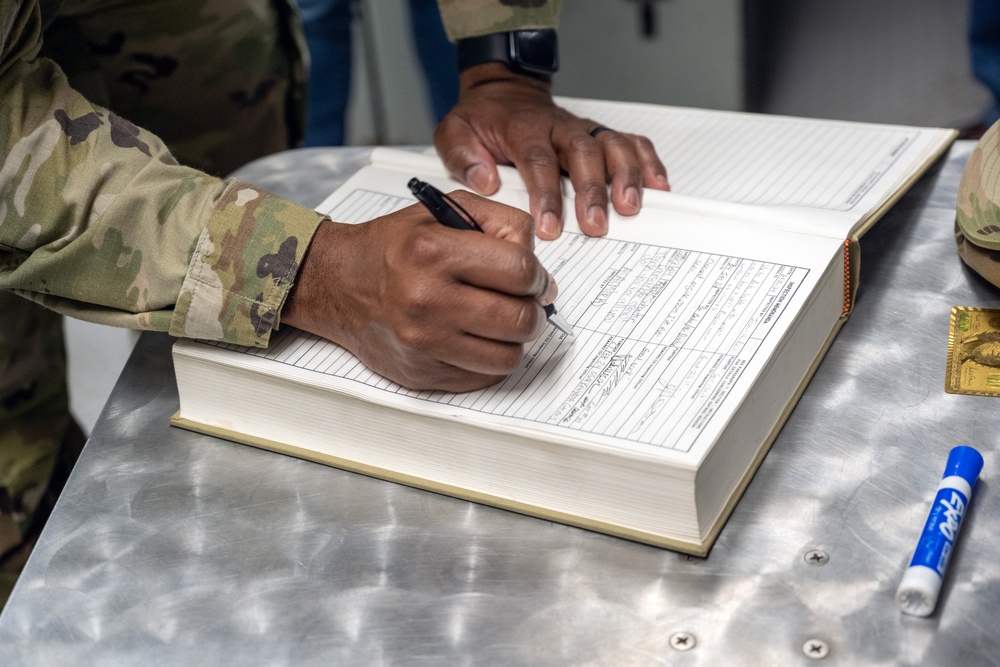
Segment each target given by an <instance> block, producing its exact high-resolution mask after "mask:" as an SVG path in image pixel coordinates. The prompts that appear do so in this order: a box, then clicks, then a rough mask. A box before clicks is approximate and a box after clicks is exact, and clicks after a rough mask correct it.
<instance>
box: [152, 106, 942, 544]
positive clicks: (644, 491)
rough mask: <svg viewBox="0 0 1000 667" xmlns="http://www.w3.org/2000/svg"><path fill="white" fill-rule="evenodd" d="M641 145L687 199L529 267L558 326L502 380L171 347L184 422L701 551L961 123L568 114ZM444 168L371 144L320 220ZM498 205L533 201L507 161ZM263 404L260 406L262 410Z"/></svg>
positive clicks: (647, 196)
mask: <svg viewBox="0 0 1000 667" xmlns="http://www.w3.org/2000/svg"><path fill="white" fill-rule="evenodd" d="M560 102H561V103H562V104H564V105H565V106H567V107H569V108H570V109H572V110H573V111H575V112H576V113H577V114H579V115H581V116H586V117H591V118H597V119H600V120H601V122H603V123H605V124H606V125H609V126H612V127H617V128H622V129H627V130H628V131H632V132H636V133H640V134H645V135H646V136H648V137H649V138H650V139H652V140H653V142H654V144H655V145H656V147H657V150H658V151H659V154H660V155H661V156H662V157H663V159H664V161H665V162H666V164H667V166H668V169H669V173H670V180H671V184H672V186H673V192H671V193H664V192H657V191H652V190H646V191H645V193H644V196H643V208H642V211H641V213H639V214H638V215H637V216H634V217H630V218H623V217H619V216H616V215H612V216H611V224H610V231H609V233H608V235H607V236H606V237H603V238H590V237H587V236H584V235H583V234H581V233H580V231H579V228H578V227H577V226H576V223H575V220H574V219H573V217H574V216H573V211H574V207H573V204H572V199H571V197H572V192H571V188H569V187H568V185H567V190H566V191H567V194H568V195H569V196H568V197H567V200H566V202H565V206H564V209H565V211H566V212H567V215H566V216H565V218H566V219H565V231H564V233H563V234H562V236H561V237H560V238H559V239H557V240H555V241H540V242H538V243H537V245H536V252H537V255H538V257H539V258H540V260H541V261H542V263H543V264H544V265H545V266H546V268H547V269H548V270H549V271H550V272H551V273H552V274H553V275H554V276H555V277H556V279H557V281H558V283H559V287H560V294H559V298H558V300H557V305H558V308H559V313H560V314H561V315H563V316H564V317H565V318H566V319H567V320H568V321H569V322H570V323H571V324H572V325H573V327H574V328H575V336H573V337H567V336H565V335H563V334H561V333H560V332H558V331H557V330H556V329H555V328H553V327H551V326H550V327H549V328H548V329H547V330H546V331H545V333H544V334H543V335H542V336H541V337H540V338H539V339H538V340H537V341H535V342H534V343H533V344H530V345H527V346H526V347H525V354H524V359H523V363H522V364H521V366H520V367H519V369H518V370H517V372H515V373H514V374H512V375H511V376H510V377H508V378H507V379H506V380H504V381H503V382H500V383H499V384H496V385H494V386H491V387H488V388H486V389H482V390H480V391H474V392H469V393H462V394H449V393H444V392H431V391H412V390H408V389H406V388H404V387H401V386H399V385H397V384H395V383H393V382H390V381H388V380H386V379H385V378H382V377H380V376H378V375H377V374H375V373H373V372H371V371H370V370H368V369H367V368H365V367H364V366H363V365H362V364H361V362H360V361H359V360H358V359H357V358H355V357H354V356H353V355H351V354H350V353H349V352H347V351H346V350H344V349H343V348H340V347H338V346H337V345H334V344H332V343H330V342H327V341H324V340H322V339H320V338H317V337H315V336H312V335H309V334H306V333H303V332H301V331H297V330H294V329H290V328H282V329H281V330H280V331H278V332H276V333H275V334H274V336H273V338H272V341H271V344H270V346H269V347H268V348H266V349H252V348H241V347H236V346H231V345H223V344H218V343H211V342H201V341H190V340H182V341H178V342H177V343H176V345H175V346H174V348H173V356H174V364H175V369H176V374H177V385H178V391H179V394H180V410H179V412H178V413H177V414H176V415H175V417H174V418H173V420H172V421H173V423H174V424H176V425H178V426H182V427H184V428H190V429H193V430H196V431H200V432H204V433H209V434H212V435H216V436H219V437H222V438H227V439H230V440H235V441H239V442H242V443H246V444H250V445H254V446H257V447H263V448H266V449H270V450H274V451H276V452H281V453H283V454H289V455H292V456H298V457H302V458H305V459H310V460H313V461H318V462H321V463H325V464H329V465H333V466H337V467H340V468H346V469H348V470H352V471H356V472H359V473H363V474H366V475H373V476H376V477H380V478H383V479H386V480H390V481H392V482H399V483H403V484H408V485H412V486H416V487H420V488H423V489H428V490H430V491H436V492H440V493H445V494H449V495H453V496H457V497H460V498H464V499H468V500H472V501H476V502H481V503H486V504H489V505H494V506H498V507H502V508H506V509H509V510H514V511H517V512H522V513H525V514H529V515H533V516H537V517H541V518H544V519H549V520H553V521H559V522H563V523H566V524H571V525H574V526H580V527H583V528H587V529H591V530H595V531H600V532H603V533H608V534H611V535H616V536H620V537H623V538H628V539H633V540H638V541H640V542H645V543H649V544H654V545H658V546H662V547H667V548H671V549H676V550H679V551H683V552H687V553H692V554H699V555H704V554H706V553H707V552H708V550H709V549H710V548H711V545H712V543H713V541H714V540H715V539H716V537H717V536H718V534H719V531H720V530H721V529H722V526H723V524H724V523H725V520H726V518H727V517H728V516H729V515H730V513H731V512H732V510H733V507H734V506H735V504H736V502H737V501H738V499H739V497H740V495H741V493H742V492H743V490H744V488H745V487H746V485H747V484H748V483H749V480H750V479H751V477H752V475H753V473H754V471H755V470H756V469H757V467H758V466H759V465H760V463H761V460H762V459H763V457H764V456H765V454H766V452H767V450H768V448H769V446H770V445H771V443H772V441H773V440H774V438H775V437H776V435H777V433H778V431H779V430H780V428H781V426H782V424H783V423H784V422H785V420H786V418H787V417H788V414H789V413H790V411H791V410H792V408H793V407H794V405H795V403H796V401H797V399H798V397H799V396H800V395H801V393H802V391H803V389H804V388H805V385H806V383H807V382H808V381H809V378H810V377H811V376H812V374H813V372H814V370H815V369H816V367H817V365H818V364H819V362H820V360H821V359H822V357H823V354H824V353H825V352H826V350H827V348H828V347H829V345H830V343H831V342H832V340H833V338H834V336H835V335H836V332H837V331H838V330H839V328H840V327H841V325H842V324H843V323H844V321H845V318H846V317H847V316H848V315H849V313H850V311H851V307H852V304H853V298H854V293H855V287H856V283H857V278H858V261H859V252H858V249H857V238H858V236H859V235H861V234H862V233H863V232H864V231H865V230H867V229H868V228H869V227H870V226H871V225H872V224H873V223H874V222H875V221H876V220H877V219H878V218H879V217H880V216H881V215H882V214H883V213H884V212H885V211H886V210H887V208H888V207H889V206H890V205H891V204H892V202H894V201H895V200H896V199H898V198H899V197H900V196H901V195H902V193H903V192H904V191H905V190H906V189H907V188H908V187H909V186H910V185H911V184H912V183H913V182H914V181H915V180H916V179H917V178H918V176H919V175H920V174H921V173H922V172H923V171H924V170H925V169H927V168H928V166H930V165H931V164H932V162H933V161H934V160H935V158H936V157H938V156H939V155H940V154H941V153H942V152H943V151H944V150H945V149H946V148H947V146H948V145H949V144H950V142H951V141H952V140H953V138H954V132H953V131H950V130H938V129H925V128H914V127H901V126H887V125H873V124H859V123H849V122H836V121H823V120H810V119H802V118H787V117H774V116H763V115H754V114H742V113H729V112H717V111H704V110H693V109H683V108H671V107H662V106H654V105H641V104H624V103H612V102H598V101H592V100H576V99H562V100H560ZM414 176H416V177H419V178H421V179H423V180H426V181H429V182H431V183H433V184H434V185H437V186H438V187H439V188H441V189H442V190H445V191H448V190H452V189H455V188H457V187H459V185H458V184H457V183H455V182H454V181H451V180H450V179H449V177H448V176H447V174H446V171H445V170H444V168H443V166H442V165H441V163H440V161H439V160H438V159H437V158H436V157H435V156H432V155H427V154H421V153H417V152H408V151H400V150H392V149H383V148H379V149H376V150H375V151H374V152H373V154H372V162H371V164H370V165H369V166H367V167H365V168H363V169H361V170H360V171H358V172H357V173H356V174H355V175H354V176H352V177H351V178H350V179H349V180H348V181H347V182H346V183H345V184H344V185H343V186H342V187H340V188H338V189H337V190H336V192H334V193H332V195H331V196H330V197H329V198H328V199H327V200H326V201H325V202H324V203H323V204H322V205H321V206H320V207H319V210H321V211H322V212H323V213H326V214H328V215H329V216H330V217H331V218H332V219H334V220H337V221H340V222H362V221H365V220H369V219H372V218H375V217H377V216H380V215H383V214H386V213H388V212H390V211H393V210H396V209H399V208H402V207H404V206H407V205H410V204H412V203H413V202H414V200H413V197H412V195H411V194H410V193H409V191H408V189H407V181H408V180H409V179H410V178H411V177H414ZM501 179H502V187H501V189H500V191H499V193H498V194H497V195H496V196H495V199H497V200H499V201H503V202H505V203H508V204H511V205H514V206H518V207H521V208H527V204H528V197H527V193H526V191H525V189H524V185H523V182H522V181H521V180H520V178H519V177H518V175H517V173H516V172H515V171H514V170H513V169H510V168H506V167H505V168H503V170H502V174H501ZM261 396H266V397H267V399H266V400H260V397H261Z"/></svg>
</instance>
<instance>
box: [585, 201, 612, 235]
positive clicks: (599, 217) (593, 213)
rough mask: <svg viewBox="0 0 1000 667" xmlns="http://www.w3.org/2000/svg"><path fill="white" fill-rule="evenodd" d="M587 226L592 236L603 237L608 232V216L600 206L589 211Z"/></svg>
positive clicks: (592, 207)
mask: <svg viewBox="0 0 1000 667" xmlns="http://www.w3.org/2000/svg"><path fill="white" fill-rule="evenodd" d="M587 226H588V227H589V228H590V229H588V230H585V231H586V232H587V234H589V235H590V236H603V235H604V234H607V232H608V214H607V213H606V212H605V211H604V209H603V208H602V207H600V206H591V207H590V208H588V209H587Z"/></svg>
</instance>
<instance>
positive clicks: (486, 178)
mask: <svg viewBox="0 0 1000 667" xmlns="http://www.w3.org/2000/svg"><path fill="white" fill-rule="evenodd" d="M465 182H466V183H468V184H469V185H470V186H471V187H472V189H473V190H475V191H476V192H489V190H488V188H489V186H490V170H489V169H487V168H486V167H485V166H483V165H481V164H474V165H472V166H471V167H469V168H468V169H466V170H465Z"/></svg>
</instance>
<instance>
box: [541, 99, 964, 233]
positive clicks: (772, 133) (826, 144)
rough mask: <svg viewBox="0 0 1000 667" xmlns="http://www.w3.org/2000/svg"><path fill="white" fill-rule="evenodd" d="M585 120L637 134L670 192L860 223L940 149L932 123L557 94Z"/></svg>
mask: <svg viewBox="0 0 1000 667" xmlns="http://www.w3.org/2000/svg"><path fill="white" fill-rule="evenodd" d="M559 103H560V104H562V105H564V106H566V107H567V108H568V109H570V110H571V111H573V112H574V113H576V114H577V115H580V116H583V117H589V118H592V119H594V120H596V121H599V122H600V123H601V124H604V125H607V126H609V127H614V128H616V129H621V130H622V131H627V132H633V133H636V134H642V135H645V136H646V137H648V138H649V139H650V140H651V141H652V142H653V144H654V145H655V146H656V148H657V151H658V153H659V155H660V157H661V159H663V161H664V163H665V164H666V166H667V171H668V174H669V177H670V183H671V187H672V189H673V190H674V191H675V192H677V193H681V194H684V195H688V196H692V197H701V198H705V199H711V200H718V201H728V202H734V203H741V204H754V205H767V206H783V207H784V206H802V207H808V208H817V209H823V210H830V211H852V212H854V213H855V217H856V218H857V219H858V220H860V219H861V218H863V217H864V216H865V215H866V214H867V213H868V212H869V211H871V210H874V209H875V208H876V207H877V206H878V204H879V203H880V202H881V201H883V200H884V199H885V198H886V197H888V196H889V195H890V194H891V193H892V192H893V191H894V190H895V189H896V187H897V186H898V185H899V184H900V183H901V182H903V181H904V180H905V178H906V177H907V175H908V174H909V173H910V170H911V169H912V168H913V166H914V165H919V164H920V163H922V162H923V161H924V160H926V159H927V156H928V155H929V154H930V153H931V152H933V150H934V149H935V147H936V146H938V145H940V143H941V141H942V140H943V137H946V136H947V135H948V132H946V131H943V130H936V129H926V128H916V127H903V126H894V125H878V124H867V123H851V122H842V121H824V120H815V119H807V118H791V117H785V116H767V115H762V114H747V113H729V112H720V111H706V110H701V109H685V108H681V107H663V106H654V105H644V104H626V103H615V102H603V101H595V100H580V99H571V98H560V99H559Z"/></svg>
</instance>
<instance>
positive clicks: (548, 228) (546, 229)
mask: <svg viewBox="0 0 1000 667" xmlns="http://www.w3.org/2000/svg"><path fill="white" fill-rule="evenodd" d="M560 227H561V225H560V220H559V217H558V216H557V215H556V214H555V213H553V212H552V211H546V212H545V213H542V219H541V220H539V221H538V235H539V236H541V237H543V238H546V239H554V238H556V237H558V236H559V232H560V231H562V230H561V229H560Z"/></svg>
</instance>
